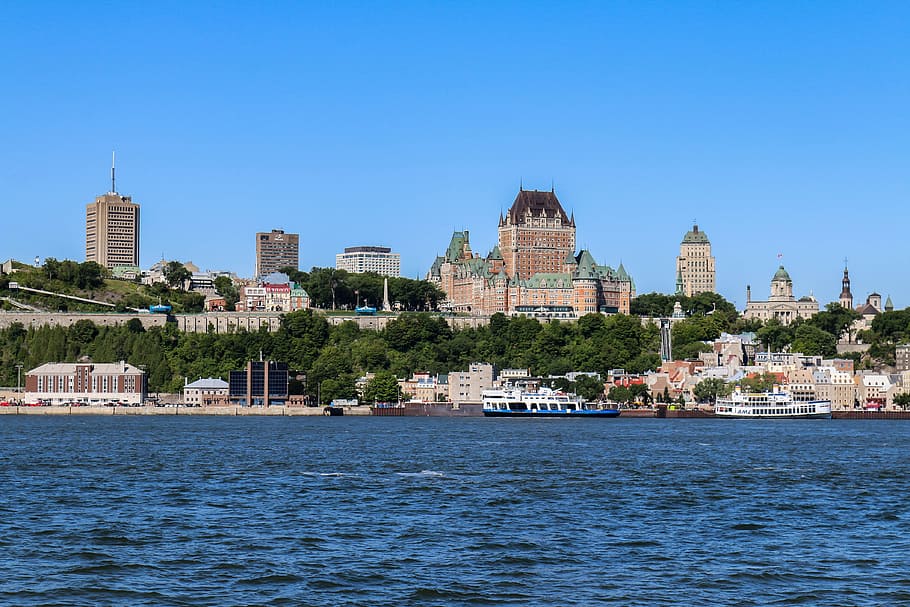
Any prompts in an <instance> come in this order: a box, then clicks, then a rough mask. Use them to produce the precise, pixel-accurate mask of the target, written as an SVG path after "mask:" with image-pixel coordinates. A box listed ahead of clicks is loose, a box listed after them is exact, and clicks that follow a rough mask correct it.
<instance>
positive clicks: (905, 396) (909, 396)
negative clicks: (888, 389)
mask: <svg viewBox="0 0 910 607" xmlns="http://www.w3.org/2000/svg"><path fill="white" fill-rule="evenodd" d="M894 404H895V405H896V406H898V407H900V408H901V409H903V410H905V411H906V410H907V409H910V393H907V392H904V393H902V394H895V395H894Z"/></svg>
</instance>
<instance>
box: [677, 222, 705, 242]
mask: <svg viewBox="0 0 910 607" xmlns="http://www.w3.org/2000/svg"><path fill="white" fill-rule="evenodd" d="M702 243H704V244H710V242H709V241H708V235H707V234H705V233H704V232H700V231H699V230H698V225H694V226H692V229H691V230H689V231H688V232H686V235H685V236H684V237H683V240H682V244H702Z"/></svg>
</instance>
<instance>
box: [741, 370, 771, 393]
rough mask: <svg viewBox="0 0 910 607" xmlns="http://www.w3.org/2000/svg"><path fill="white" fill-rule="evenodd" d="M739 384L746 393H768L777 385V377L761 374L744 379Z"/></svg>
mask: <svg viewBox="0 0 910 607" xmlns="http://www.w3.org/2000/svg"><path fill="white" fill-rule="evenodd" d="M739 384H740V386H741V387H742V389H743V390H744V391H746V392H769V391H771V390H772V389H773V388H774V386H775V384H777V377H776V376H774V375H773V374H771V373H762V374H761V375H753V376H750V377H744V378H743V379H742V380H741V381H740V382H739Z"/></svg>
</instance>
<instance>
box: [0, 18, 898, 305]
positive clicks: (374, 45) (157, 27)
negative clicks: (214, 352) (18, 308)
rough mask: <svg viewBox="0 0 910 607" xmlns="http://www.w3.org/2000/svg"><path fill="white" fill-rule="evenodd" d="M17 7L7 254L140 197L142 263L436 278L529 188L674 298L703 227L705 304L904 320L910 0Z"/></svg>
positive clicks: (74, 241) (74, 238)
mask: <svg viewBox="0 0 910 607" xmlns="http://www.w3.org/2000/svg"><path fill="white" fill-rule="evenodd" d="M256 4H257V3H249V2H243V3H241V2H237V3H232V2H217V3H216V2H206V3H204V2H192V3H181V2H155V3H152V2H146V3H128V2H119V3H118V2H111V3H93V2H83V3H71V2H60V3H49V2H32V3H8V4H5V5H4V6H3V8H2V9H0V11H2V18H0V66H2V69H3V74H4V87H3V89H4V90H3V94H2V95H0V115H2V117H3V123H2V124H3V129H2V138H0V142H2V143H0V203H2V209H3V224H4V225H5V227H6V229H5V230H4V231H3V238H2V240H0V257H3V258H4V259H5V258H8V257H13V258H17V259H22V260H31V259H33V258H34V257H35V256H36V255H37V256H40V257H42V258H44V257H57V258H60V259H63V258H70V259H77V260H82V259H84V221H85V220H84V212H85V211H84V209H85V204H86V203H88V202H90V201H91V200H93V198H94V196H96V195H99V194H102V193H104V192H106V191H107V190H108V189H109V163H110V155H111V150H114V149H116V151H117V165H118V166H117V186H118V190H119V191H120V192H121V193H122V194H126V195H131V196H133V200H134V201H135V202H138V203H140V204H141V205H142V228H141V229H142V236H141V261H142V265H143V267H148V266H149V265H151V264H152V263H154V262H155V261H157V260H158V259H160V258H161V257H162V255H163V256H164V257H166V258H168V259H175V258H176V259H180V260H183V261H186V260H192V261H193V262H194V263H196V264H197V265H199V266H200V267H202V268H203V269H205V268H209V269H228V270H234V271H236V272H238V273H239V274H240V275H246V276H248V275H250V274H252V272H253V264H254V250H255V249H254V246H255V244H254V233H255V232H256V231H268V230H270V229H272V228H282V229H284V230H286V231H290V232H299V233H300V235H301V255H300V256H301V267H302V268H303V269H309V268H310V267H311V266H330V265H334V256H335V253H337V252H340V251H341V250H342V249H343V248H344V247H345V246H353V245H385V246H390V247H392V248H393V249H394V250H395V251H398V252H400V253H401V256H402V271H403V273H404V274H405V275H407V276H410V277H416V276H420V277H423V276H424V275H425V273H426V271H427V269H428V268H429V266H430V264H431V263H432V261H433V258H434V256H435V255H436V254H438V253H440V252H442V251H443V250H444V249H445V247H446V245H447V244H448V241H449V238H450V236H451V233H452V231H453V230H455V229H458V230H461V229H467V230H470V232H471V243H472V245H473V246H474V249H475V250H476V251H478V252H481V253H483V254H485V253H486V252H487V251H489V249H490V248H491V247H492V246H493V244H495V241H496V225H497V220H498V217H499V213H500V211H501V210H504V209H507V208H508V207H509V205H510V204H511V203H512V201H513V199H514V198H515V194H516V192H517V189H518V186H519V183H520V182H523V183H524V186H525V187H526V188H529V189H533V188H537V189H549V188H550V186H551V184H555V187H556V192H557V195H558V196H559V198H560V200H561V201H562V203H563V205H564V206H565V207H566V209H567V210H568V211H574V213H575V216H576V220H577V223H578V234H577V235H578V244H579V246H580V247H586V248H590V249H591V251H592V252H593V254H594V256H595V258H596V259H597V261H598V262H599V263H605V264H609V265H613V266H616V265H618V264H619V262H620V261H622V262H623V263H624V264H625V266H626V268H627V269H628V270H629V272H630V273H631V274H632V275H633V277H634V278H635V280H636V283H637V286H638V291H639V293H645V292H650V291H660V292H672V290H673V288H674V280H675V274H674V264H675V257H676V255H677V254H678V252H679V242H680V240H681V239H682V237H683V235H684V234H685V232H686V231H687V230H688V229H690V228H691V225H692V222H693V220H697V221H698V223H699V225H700V226H701V228H702V229H703V230H704V231H705V232H707V234H708V236H709V237H710V239H711V242H712V244H713V247H714V253H715V255H716V257H717V270H718V291H719V292H720V293H722V294H723V295H724V296H725V297H727V298H728V299H730V300H732V301H734V302H736V304H737V306H738V307H740V308H742V307H743V306H744V304H745V288H746V285H747V284H751V285H752V292H753V297H754V298H756V299H764V298H766V297H767V295H768V290H769V283H770V279H771V276H772V275H773V274H774V271H775V270H776V267H777V264H778V254H782V255H783V258H782V261H783V263H784V265H785V266H786V267H787V269H788V270H789V272H790V274H791V276H792V277H793V280H794V290H795V292H796V294H797V295H806V294H809V293H810V292H812V293H814V294H815V296H816V297H818V299H819V300H820V301H821V302H822V304H824V303H826V302H828V301H832V300H835V299H836V298H837V296H838V294H839V292H840V279H841V273H842V271H843V259H844V258H845V257H847V258H849V266H850V271H851V276H852V278H853V292H854V297H855V298H856V299H857V300H860V299H864V298H865V296H866V295H867V294H868V293H870V292H871V291H878V292H880V293H882V294H883V295H885V296H887V295H891V296H892V298H893V300H894V303H895V305H896V306H897V307H898V308H903V307H907V306H910V283H908V281H907V257H908V256H907V249H906V246H905V244H906V239H907V224H908V221H907V220H908V218H910V210H908V209H907V203H908V201H910V170H908V169H910V118H908V116H910V112H908V109H907V108H910V36H907V34H906V33H907V31H908V30H910V4H907V3H905V2H893V3H890V2H833V1H832V2H798V3H795V2H753V3H747V2H733V1H731V2H681V1H680V2H590V3H582V2H558V3H557V2H552V3H542V2H520V3H511V2H504V1H503V2H474V3H469V2H464V3H455V2H440V3H431V2H414V3H375V2H364V3H353V2H348V3H303V2H288V3H282V2H268V3H261V6H257V5H256Z"/></svg>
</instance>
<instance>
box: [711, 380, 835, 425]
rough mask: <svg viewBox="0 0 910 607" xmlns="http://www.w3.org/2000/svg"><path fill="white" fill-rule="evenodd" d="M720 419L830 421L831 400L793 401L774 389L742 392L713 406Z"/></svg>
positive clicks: (787, 394) (783, 392)
mask: <svg viewBox="0 0 910 607" xmlns="http://www.w3.org/2000/svg"><path fill="white" fill-rule="evenodd" d="M714 415H715V416H717V417H736V418H741V419H831V401H829V400H809V401H797V400H793V396H792V395H791V394H790V393H789V392H786V391H784V390H781V389H779V388H776V387H775V390H773V391H771V392H743V391H741V390H740V389H739V388H737V389H736V390H735V391H734V392H733V394H731V395H730V396H726V397H720V398H718V399H717V402H716V403H715V404H714Z"/></svg>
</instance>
